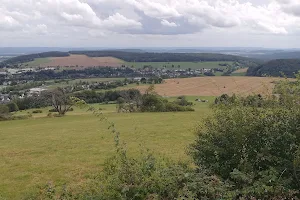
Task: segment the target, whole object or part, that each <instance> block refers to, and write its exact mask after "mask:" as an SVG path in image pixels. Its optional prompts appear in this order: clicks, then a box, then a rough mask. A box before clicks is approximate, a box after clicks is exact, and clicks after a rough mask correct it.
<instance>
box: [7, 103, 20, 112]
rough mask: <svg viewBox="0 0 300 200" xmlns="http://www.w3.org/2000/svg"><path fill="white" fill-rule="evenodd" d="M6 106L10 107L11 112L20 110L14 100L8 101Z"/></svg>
mask: <svg viewBox="0 0 300 200" xmlns="http://www.w3.org/2000/svg"><path fill="white" fill-rule="evenodd" d="M6 106H7V107H8V108H9V112H16V111H19V107H18V105H17V104H16V103H14V102H11V103H8V104H6Z"/></svg>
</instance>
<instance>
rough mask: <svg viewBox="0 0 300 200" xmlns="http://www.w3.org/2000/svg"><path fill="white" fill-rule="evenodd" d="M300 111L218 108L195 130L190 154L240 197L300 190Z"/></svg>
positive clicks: (268, 196) (257, 196) (197, 162)
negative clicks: (229, 184) (195, 138)
mask: <svg viewBox="0 0 300 200" xmlns="http://www.w3.org/2000/svg"><path fill="white" fill-rule="evenodd" d="M298 124H300V109H299V108H298V106H297V107H295V108H294V109H289V108H286V107H283V106H282V107H277V108H259V107H245V106H233V107H232V106H231V107H222V108H219V109H215V111H214V115H213V116H212V117H210V118H208V119H206V121H205V122H204V124H203V125H202V126H201V128H199V130H198V132H197V140H196V142H195V143H194V144H193V145H192V148H191V155H192V157H193V158H194V161H195V163H196V165H197V166H201V167H205V168H207V169H209V170H210V172H211V173H212V174H215V175H217V176H219V177H221V178H222V179H223V180H229V181H231V182H233V185H234V187H233V190H234V191H236V193H237V194H239V195H245V196H247V195H253V196H255V197H256V198H260V199H266V198H268V199H270V197H272V196H278V195H288V194H289V193H291V192H293V189H294V190H296V189H297V188H299V187H300V182H299V178H298V176H299V175H300V173H299V169H300V165H299V149H300V126H299V125H298Z"/></svg>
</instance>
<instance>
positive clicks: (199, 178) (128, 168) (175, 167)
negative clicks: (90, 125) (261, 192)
mask: <svg viewBox="0 0 300 200" xmlns="http://www.w3.org/2000/svg"><path fill="white" fill-rule="evenodd" d="M227 188H228V185H227V184H225V183H223V182H222V181H221V180H220V179H218V178H217V177H215V176H209V175H207V173H206V171H205V170H201V171H200V170H199V171H195V170H194V169H193V168H191V167H190V165H189V163H180V162H174V161H170V160H168V159H164V158H157V157H154V156H153V155H151V154H150V153H148V152H146V153H143V154H142V155H141V156H140V157H137V158H129V157H127V156H126V154H122V153H120V154H117V155H116V156H114V157H112V158H111V159H108V160H107V161H106V163H105V165H104V170H103V172H102V173H101V174H100V175H99V176H96V177H95V178H93V180H92V181H91V182H90V183H89V184H88V185H87V186H86V188H84V189H85V190H84V189H83V191H77V192H76V191H75V192H74V190H72V189H71V188H66V187H63V188H60V187H55V186H54V185H53V184H47V185H46V186H45V187H43V188H42V189H41V190H40V191H41V193H40V194H38V195H37V196H36V197H34V198H32V197H31V198H32V199H98V200H107V199H114V200H123V199H132V200H144V199H164V200H173V199H221V198H222V197H225V196H226V189H227ZM72 191H73V192H72Z"/></svg>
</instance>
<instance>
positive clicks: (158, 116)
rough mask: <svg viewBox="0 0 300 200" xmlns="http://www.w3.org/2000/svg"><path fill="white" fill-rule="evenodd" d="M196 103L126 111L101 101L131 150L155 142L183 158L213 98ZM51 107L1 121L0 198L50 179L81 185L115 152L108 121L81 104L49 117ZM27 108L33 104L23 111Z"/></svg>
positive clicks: (34, 188)
mask: <svg viewBox="0 0 300 200" xmlns="http://www.w3.org/2000/svg"><path fill="white" fill-rule="evenodd" d="M196 98H199V97H189V99H190V100H191V101H194V100H195V99H196ZM203 98H205V99H209V100H210V101H212V100H213V97H203ZM195 104H196V105H195V109H196V111H195V112H185V113H131V114H121V113H117V112H116V107H115V105H101V106H99V105H96V107H101V108H102V109H103V113H104V115H105V116H106V117H107V118H108V119H109V120H110V121H111V122H114V123H115V124H116V128H117V130H119V131H120V132H121V141H122V142H126V146H127V148H128V151H129V154H130V155H136V154H138V152H139V151H140V149H144V148H149V149H150V150H151V151H153V152H154V153H155V154H162V155H166V156H167V157H170V158H173V159H178V160H180V159H181V160H182V159H188V156H187V155H186V153H185V152H186V148H187V146H188V144H190V143H191V142H192V141H193V140H194V138H195V136H194V128H195V127H196V126H197V125H198V123H199V122H200V121H201V119H203V118H204V117H205V116H207V115H209V113H210V110H209V108H208V107H209V104H208V103H199V102H195ZM48 110H49V108H45V109H43V113H41V114H33V117H32V118H31V119H27V120H19V121H7V122H0V127H1V129H0V157H1V159H0V180H1V181H0V199H1V197H2V198H4V199H5V198H7V199H21V198H22V197H24V195H28V194H31V193H33V192H37V191H38V186H43V185H45V184H47V183H49V182H53V183H54V184H56V185H63V184H67V185H68V186H72V187H80V186H81V185H83V184H85V183H86V181H88V180H89V178H91V177H92V175H94V174H96V173H97V172H99V171H100V170H101V169H102V166H103V163H104V161H105V159H107V158H109V157H110V156H112V155H113V153H114V151H115V150H114V143H113V135H112V133H110V132H109V131H108V129H107V127H108V124H106V123H105V122H101V121H100V120H99V119H98V118H97V117H95V116H93V115H92V114H90V113H88V112H86V111H85V110H79V109H77V108H75V111H74V112H69V113H68V114H67V116H65V117H62V118H47V117H46V115H47V113H48ZM27 112H29V113H31V112H32V110H28V111H23V112H19V113H18V114H19V115H22V114H27ZM140 145H142V147H141V146H140Z"/></svg>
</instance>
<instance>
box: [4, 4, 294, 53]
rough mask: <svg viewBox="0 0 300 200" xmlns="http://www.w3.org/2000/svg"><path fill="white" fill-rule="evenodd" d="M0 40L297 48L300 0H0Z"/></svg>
mask: <svg viewBox="0 0 300 200" xmlns="http://www.w3.org/2000/svg"><path fill="white" fill-rule="evenodd" d="M0 47H113V48H137V47H264V48H299V47H300V0H0Z"/></svg>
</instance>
